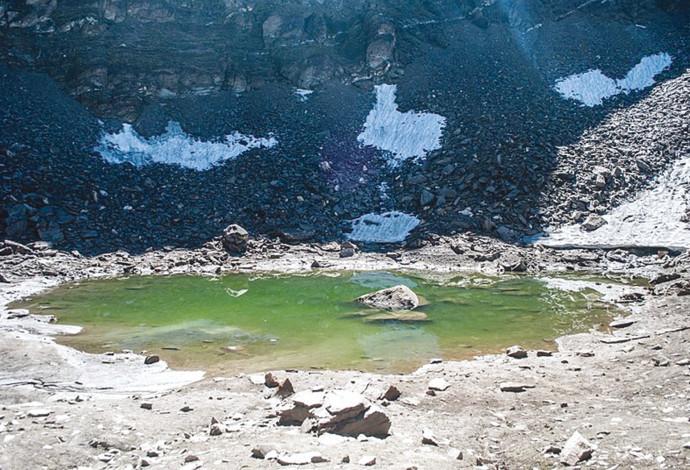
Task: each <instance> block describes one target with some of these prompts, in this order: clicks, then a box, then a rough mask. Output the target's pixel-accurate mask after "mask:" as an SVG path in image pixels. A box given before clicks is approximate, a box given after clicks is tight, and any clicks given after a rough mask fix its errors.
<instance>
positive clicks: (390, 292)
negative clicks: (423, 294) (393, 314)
mask: <svg viewBox="0 0 690 470" xmlns="http://www.w3.org/2000/svg"><path fill="white" fill-rule="evenodd" d="M355 302H359V303H362V304H364V305H367V306H369V307H372V308H378V309H381V310H414V309H415V308H417V307H419V297H417V294H415V293H414V292H412V289H410V288H409V287H407V286H404V285H402V284H401V285H397V286H395V287H390V288H388V289H383V290H380V291H376V292H373V293H371V294H366V295H363V296H361V297H358V298H357V299H355Z"/></svg>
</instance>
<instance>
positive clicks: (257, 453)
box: [252, 444, 278, 459]
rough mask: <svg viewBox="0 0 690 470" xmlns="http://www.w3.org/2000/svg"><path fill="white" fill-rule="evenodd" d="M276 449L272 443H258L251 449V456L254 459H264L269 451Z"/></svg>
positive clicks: (275, 450)
mask: <svg viewBox="0 0 690 470" xmlns="http://www.w3.org/2000/svg"><path fill="white" fill-rule="evenodd" d="M277 451H278V450H277V448H276V446H275V445H273V444H259V445H258V446H256V447H254V448H253V449H252V457H254V458H255V459H266V458H268V456H269V455H270V454H271V453H273V452H277Z"/></svg>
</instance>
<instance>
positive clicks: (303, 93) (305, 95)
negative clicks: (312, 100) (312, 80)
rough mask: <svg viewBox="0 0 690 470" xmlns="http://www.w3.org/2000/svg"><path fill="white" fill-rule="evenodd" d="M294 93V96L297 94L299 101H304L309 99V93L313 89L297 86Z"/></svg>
mask: <svg viewBox="0 0 690 470" xmlns="http://www.w3.org/2000/svg"><path fill="white" fill-rule="evenodd" d="M294 93H295V96H297V99H298V100H299V101H300V102H302V103H304V102H305V101H308V100H309V95H311V94H312V93H314V90H304V89H302V88H297V89H296V90H295V92H294Z"/></svg>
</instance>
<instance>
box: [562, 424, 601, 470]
mask: <svg viewBox="0 0 690 470" xmlns="http://www.w3.org/2000/svg"><path fill="white" fill-rule="evenodd" d="M593 452H594V449H593V448H592V446H591V445H590V443H589V442H588V441H587V440H586V439H585V438H584V437H583V436H582V434H580V433H579V432H577V431H575V432H574V433H573V435H572V436H570V439H568V441H567V442H566V443H565V446H564V447H563V450H562V451H561V463H562V464H564V465H577V464H578V463H579V462H582V461H583V460H588V459H590V458H591V457H592V453H593Z"/></svg>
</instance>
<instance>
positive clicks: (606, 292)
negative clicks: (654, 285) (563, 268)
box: [538, 277, 644, 302]
mask: <svg viewBox="0 0 690 470" xmlns="http://www.w3.org/2000/svg"><path fill="white" fill-rule="evenodd" d="M538 280H539V281H540V282H543V283H544V285H545V287H546V288H547V289H558V290H561V291H564V292H582V291H585V290H588V289H591V290H593V291H596V292H597V293H598V294H600V295H601V297H602V300H603V301H604V302H615V301H616V300H618V299H620V298H621V296H622V295H624V294H628V293H633V292H635V293H643V292H644V288H642V287H640V286H630V285H625V284H613V283H611V284H609V283H604V282H595V281H583V280H576V279H564V278H556V277H542V278H539V279H538Z"/></svg>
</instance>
